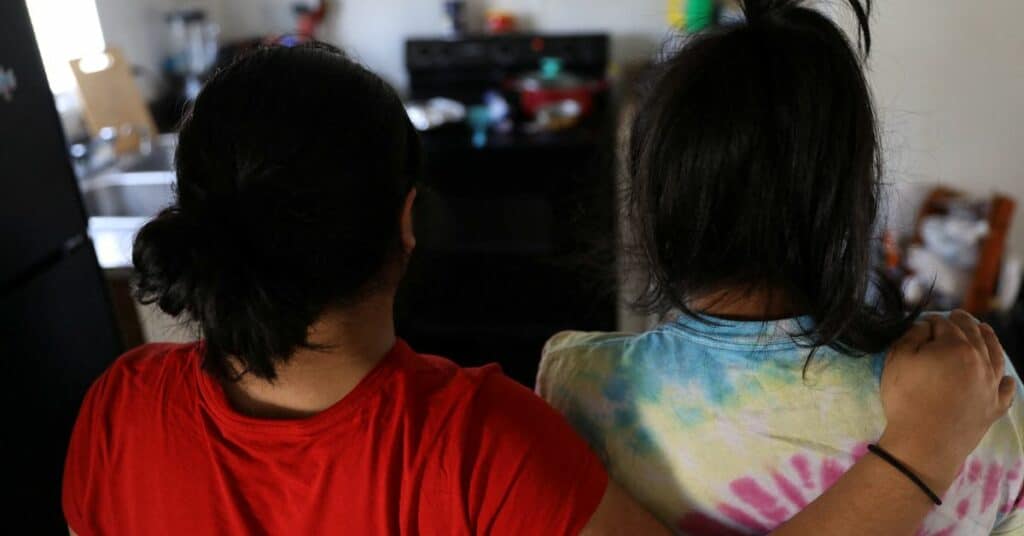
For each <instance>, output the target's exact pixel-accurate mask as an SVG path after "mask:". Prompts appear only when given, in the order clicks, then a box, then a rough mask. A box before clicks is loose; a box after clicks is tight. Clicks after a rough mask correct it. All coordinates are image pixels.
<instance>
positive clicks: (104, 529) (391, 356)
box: [64, 341, 606, 536]
mask: <svg viewBox="0 0 1024 536" xmlns="http://www.w3.org/2000/svg"><path fill="white" fill-rule="evenodd" d="M202 351H203V348H202V345H201V344H190V345H148V346H143V347H140V348H138V349H136V350H134V351H132V352H130V353H129V354H127V355H125V356H124V357H122V358H120V359H119V360H118V361H117V363H116V364H115V365H114V366H113V367H112V368H111V369H110V370H109V371H107V372H106V374H104V376H103V377H102V378H101V379H100V380H99V381H98V382H97V383H96V385H95V386H94V387H93V388H92V390H91V391H90V394H89V397H88V398H87V400H86V403H85V405H84V406H83V408H82V415H83V417H82V421H81V422H79V424H78V426H77V427H76V432H75V437H74V439H73V447H72V449H71V457H70V458H69V460H68V465H69V467H70V468H72V470H70V471H68V474H67V478H66V481H65V488H64V493H65V497H64V505H65V509H64V510H65V514H66V516H67V518H68V522H69V524H70V525H71V526H72V528H74V530H75V531H76V532H77V533H78V534H79V536H85V535H90V534H189V535H194V536H198V535H202V534H438V535H441V534H481V533H496V534H514V533H528V532H532V531H536V530H540V529H541V528H543V530H551V531H552V532H551V533H552V534H577V533H579V531H580V530H581V529H582V527H583V526H584V524H585V523H586V522H587V520H588V519H589V517H590V515H591V514H592V513H593V512H594V511H595V510H596V508H597V505H598V503H599V501H600V500H601V498H602V496H603V494H604V491H605V483H606V476H605V472H604V470H603V469H602V468H601V466H600V462H599V461H598V460H597V458H595V457H594V456H592V455H590V454H589V452H587V451H586V450H585V448H584V449H582V450H580V448H579V445H581V443H580V441H579V439H578V438H577V437H576V436H575V434H574V433H573V432H572V430H571V429H570V428H569V427H568V426H566V425H565V424H564V422H563V421H562V419H561V418H559V417H558V416H557V415H555V414H554V413H553V412H552V411H551V410H550V408H548V407H547V406H546V405H545V404H544V402H543V401H541V400H540V399H539V398H537V397H536V396H534V395H533V394H532V393H530V392H529V390H527V389H526V388H524V387H522V386H520V385H518V384H516V383H514V382H513V381H511V380H509V379H508V378H506V377H504V376H503V375H502V374H501V373H500V371H499V370H498V369H497V367H495V366H490V367H486V368H483V369H461V368H459V367H457V366H455V365H454V364H453V363H451V362H450V361H447V360H444V359H442V358H438V357H433V356H425V355H420V354H417V353H415V352H414V351H412V350H411V349H410V348H409V347H408V346H407V345H406V344H405V343H404V342H401V341H399V342H397V343H396V344H395V346H394V347H393V348H392V349H391V351H390V352H388V354H387V355H386V356H385V357H384V358H383V359H381V361H380V362H379V363H378V364H377V365H376V366H375V367H374V368H373V369H372V370H371V371H370V372H369V373H368V374H367V375H366V377H365V378H363V380H362V381H361V382H360V383H359V384H358V385H357V386H356V387H355V388H354V389H352V391H350V392H349V393H348V394H347V395H345V397H344V398H343V399H342V400H340V401H339V402H337V403H336V404H334V405H333V406H331V407H329V408H327V409H325V410H324V411H321V412H319V413H317V414H316V415H313V416H311V417H308V418H295V419H266V418H258V417H254V416H250V415H246V414H244V413H241V412H238V411H236V410H235V409H234V408H233V406H232V404H231V403H230V402H229V400H228V398H227V397H226V396H225V392H224V389H223V388H222V387H221V386H220V385H219V384H218V382H217V381H216V380H215V379H213V378H212V377H210V376H209V375H208V374H206V373H205V372H203V370H202V364H201V362H202ZM566 448H568V449H569V450H570V451H571V452H573V455H572V456H565V455H563V454H562V452H563V449H566Z"/></svg>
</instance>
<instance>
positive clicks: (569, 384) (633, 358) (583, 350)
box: [537, 329, 669, 406]
mask: <svg viewBox="0 0 1024 536" xmlns="http://www.w3.org/2000/svg"><path fill="white" fill-rule="evenodd" d="M666 337H669V335H667V334H665V333H664V332H663V330H660V329H656V330H653V331H648V332H644V333H638V334H632V333H619V332H580V331H563V332H561V333H557V334H555V335H554V336H553V337H551V339H549V340H548V342H547V344H545V345H544V350H543V351H542V357H541V363H540V368H539V372H538V374H537V392H538V393H539V394H540V395H541V396H542V397H544V398H545V399H546V400H548V401H551V400H552V397H553V396H555V392H556V391H558V390H563V389H573V388H580V387H581V385H580V384H582V383H588V381H590V380H599V379H601V378H607V377H609V376H612V375H614V374H615V373H616V371H619V370H621V369H623V368H630V367H631V366H633V365H642V364H643V363H644V362H645V359H644V358H645V357H647V355H648V354H651V353H655V352H654V351H655V349H657V348H660V347H663V346H664V345H665V344H666V343H667V342H668V341H666V340H665V339H666ZM556 406H557V404H556Z"/></svg>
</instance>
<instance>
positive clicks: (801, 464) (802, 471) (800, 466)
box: [789, 454, 814, 489]
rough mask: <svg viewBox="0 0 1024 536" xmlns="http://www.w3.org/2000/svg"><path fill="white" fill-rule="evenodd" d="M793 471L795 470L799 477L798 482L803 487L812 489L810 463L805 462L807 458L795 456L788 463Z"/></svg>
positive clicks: (800, 455)
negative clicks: (801, 483)
mask: <svg viewBox="0 0 1024 536" xmlns="http://www.w3.org/2000/svg"><path fill="white" fill-rule="evenodd" d="M789 463H790V465H792V466H793V469H796V474H798V475H800V480H801V481H802V482H803V483H804V487H805V488H807V489H814V480H813V479H812V478H811V462H810V461H808V460H807V457H806V456H804V455H803V454H797V455H796V456H793V458H792V459H791V460H790V461H789Z"/></svg>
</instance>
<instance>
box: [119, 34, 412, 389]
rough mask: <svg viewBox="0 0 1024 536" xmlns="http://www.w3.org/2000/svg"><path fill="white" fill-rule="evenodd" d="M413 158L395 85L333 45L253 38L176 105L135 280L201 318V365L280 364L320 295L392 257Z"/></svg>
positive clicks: (263, 373)
mask: <svg viewBox="0 0 1024 536" xmlns="http://www.w3.org/2000/svg"><path fill="white" fill-rule="evenodd" d="M419 166H420V148H419V139H418V136H417V134H416V132H415V130H414V129H413V127H412V125H411V124H410V123H409V120H408V117H407V116H406V114H405V109H404V107H403V106H402V103H401V101H400V100H399V98H398V96H397V95H396V94H395V92H394V90H392V89H391V88H390V87H389V86H388V85H387V84H386V83H385V82H384V81H383V80H381V79H380V78H379V77H377V76H376V75H375V74H373V73H371V72H370V71H368V70H367V69H365V68H363V67H361V66H360V65H358V64H356V63H354V62H352V61H350V60H349V59H347V58H346V57H345V56H344V54H343V53H342V52H341V51H340V50H338V49H336V48H333V47H330V46H327V45H323V44H308V45H303V46H297V47H294V48H285V47H268V48H260V49H257V50H255V51H253V52H251V53H248V54H246V55H244V56H243V57H241V58H240V59H238V60H237V61H235V62H234V63H233V64H231V65H230V66H228V67H226V68H224V69H223V70H221V71H220V72H218V73H216V74H215V75H214V76H213V77H212V79H210V81H209V82H207V84H206V86H205V87H204V88H203V90H202V92H201V93H200V94H199V96H198V97H197V98H196V100H195V102H194V104H193V106H192V108H191V111H190V112H189V113H188V114H187V116H186V118H185V119H184V121H183V123H182V126H181V132H180V137H179V141H178V148H177V153H176V155H175V167H176V170H177V175H178V183H177V199H176V202H175V203H174V205H173V206H171V207H169V208H167V209H166V210H164V211H163V212H161V213H160V214H159V215H158V216H157V217H156V218H155V219H153V220H152V221H150V222H149V223H147V224H146V225H145V226H144V227H143V228H142V230H141V231H140V232H139V234H138V236H137V237H136V239H135V245H134V252H133V261H134V264H135V270H136V294H137V296H138V298H139V299H140V300H141V301H142V302H143V303H156V304H157V305H159V307H160V308H161V309H162V310H164V311H165V312H167V313H168V314H170V315H173V316H179V315H184V317H185V318H186V319H187V320H191V321H193V322H194V323H195V324H197V325H198V327H199V328H200V331H201V333H202V336H203V338H204V339H205V342H204V349H205V353H204V367H205V368H206V369H207V370H208V371H210V372H211V373H213V374H215V375H218V376H221V377H228V378H231V377H235V378H237V377H238V374H237V373H236V371H234V370H233V369H232V367H230V366H229V363H228V357H229V356H231V357H234V358H235V359H237V360H238V361H239V363H240V365H241V366H242V367H243V372H247V373H251V374H253V375H255V376H258V377H261V378H267V379H273V378H275V364H276V363H279V362H282V361H284V360H286V359H287V358H288V357H289V356H290V355H291V354H292V353H293V352H294V351H295V350H296V349H297V348H299V347H308V346H309V345H308V343H307V332H308V329H309V327H310V325H311V324H312V323H313V322H314V321H315V320H316V319H317V317H318V316H320V314H321V313H322V312H323V311H324V309H325V308H327V307H329V306H333V305H345V304H347V303H350V302H353V301H355V300H358V299H360V297H362V296H364V295H365V293H367V292H370V291H373V290H374V284H375V282H376V283H378V284H379V282H380V280H381V274H382V272H383V270H384V268H385V267H386V266H389V265H391V264H390V263H392V262H394V261H396V260H398V259H399V258H400V257H401V246H400V238H399V221H400V214H401V208H402V204H403V200H404V197H405V195H406V194H407V193H408V192H409V190H410V188H411V187H412V185H413V183H414V181H415V180H416V176H417V173H418V170H419Z"/></svg>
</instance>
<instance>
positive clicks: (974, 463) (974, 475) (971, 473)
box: [967, 459, 981, 484]
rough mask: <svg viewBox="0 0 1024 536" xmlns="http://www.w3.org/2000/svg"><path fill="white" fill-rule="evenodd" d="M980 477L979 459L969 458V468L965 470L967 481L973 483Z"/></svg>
mask: <svg viewBox="0 0 1024 536" xmlns="http://www.w3.org/2000/svg"><path fill="white" fill-rule="evenodd" d="M979 478H981V460H978V459H974V460H971V466H970V469H968V470H967V481H968V482H969V483H971V484H974V483H975V482H977V481H978V479H979Z"/></svg>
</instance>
